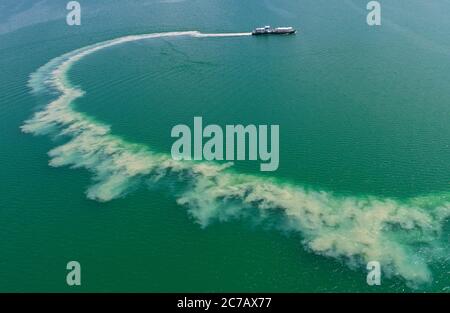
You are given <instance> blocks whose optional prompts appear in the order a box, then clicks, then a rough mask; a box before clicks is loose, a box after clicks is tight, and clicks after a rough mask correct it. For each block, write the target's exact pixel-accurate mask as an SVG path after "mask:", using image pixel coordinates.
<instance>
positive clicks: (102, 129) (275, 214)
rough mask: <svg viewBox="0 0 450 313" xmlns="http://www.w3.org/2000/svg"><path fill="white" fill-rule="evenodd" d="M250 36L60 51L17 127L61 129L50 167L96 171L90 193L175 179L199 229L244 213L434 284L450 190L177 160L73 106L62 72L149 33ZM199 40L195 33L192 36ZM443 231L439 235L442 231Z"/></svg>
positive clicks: (331, 253)
mask: <svg viewBox="0 0 450 313" xmlns="http://www.w3.org/2000/svg"><path fill="white" fill-rule="evenodd" d="M249 35H251V33H230V34H202V33H200V32H196V31H188V32H169V33H154V34H143V35H133V36H126V37H121V38H117V39H113V40H109V41H105V42H100V43H96V44H93V45H90V46H87V47H84V48H81V49H78V50H75V51H72V52H69V53H66V54H64V55H62V56H60V57H57V58H55V59H53V60H51V61H50V62H48V63H47V64H45V65H44V66H42V67H41V68H39V69H38V70H37V71H36V72H35V73H33V74H31V76H30V80H29V86H30V87H31V89H32V91H33V92H34V93H40V92H45V93H48V92H52V93H54V92H57V97H56V99H55V100H53V101H51V102H50V103H48V104H47V105H46V106H45V107H44V108H43V109H42V110H40V111H38V112H37V113H35V114H34V116H32V117H31V118H30V119H29V120H27V121H25V123H24V124H23V125H22V126H21V129H22V131H23V132H25V133H31V134H35V135H43V134H49V135H56V136H64V137H65V138H67V139H68V141H67V142H66V143H64V144H62V145H59V146H57V147H56V148H54V149H52V150H51V151H50V152H49V156H50V162H49V164H50V165H51V166H54V167H59V166H70V167H72V168H85V169H87V170H89V171H90V172H91V173H92V174H93V178H92V180H93V182H92V185H91V186H89V187H88V189H87V191H86V194H87V197H88V198H89V199H93V200H97V201H110V200H112V199H116V198H119V197H123V196H124V195H126V194H127V193H128V192H130V191H131V190H134V187H136V186H138V185H139V184H142V185H146V184H151V185H155V184H157V185H163V186H164V184H166V183H167V182H169V181H173V180H174V179H175V180H177V181H179V182H180V185H182V186H183V187H182V188H181V190H180V191H179V192H178V193H176V194H175V196H176V198H177V202H178V204H179V205H181V206H184V207H186V208H187V210H188V212H189V214H190V215H191V216H192V218H193V219H195V221H196V222H198V223H199V224H200V225H201V226H202V227H206V226H207V225H209V224H210V223H212V222H214V221H229V220H233V219H238V218H250V219H255V220H258V221H262V222H266V221H267V222H269V223H270V224H271V225H274V227H275V228H277V229H280V230H283V231H291V232H298V233H300V235H301V238H302V244H303V245H304V246H305V247H306V249H308V250H310V251H312V252H314V253H316V254H320V255H323V256H327V257H333V258H336V259H339V260H344V261H345V262H346V263H347V264H348V265H350V266H357V267H361V268H363V267H364V268H365V264H366V263H367V262H369V261H379V262H380V263H381V266H382V270H383V272H384V273H385V274H386V275H390V276H397V277H400V278H403V279H404V280H405V281H406V282H407V283H408V284H409V285H410V286H413V287H417V286H422V285H423V284H425V285H426V284H429V283H430V282H431V281H432V272H431V270H430V264H432V263H434V262H440V260H442V258H445V257H446V253H448V247H447V246H446V244H445V240H443V227H444V225H445V222H446V221H447V219H448V218H449V216H450V196H449V195H448V194H430V195H427V196H424V197H419V198H412V199H408V200H403V201H400V200H394V199H387V198H379V197H373V196H364V197H363V196H354V197H351V196H347V197H343V196H337V195H334V194H333V193H330V192H326V191H322V190H310V189H305V188H304V187H302V186H299V185H292V184H287V183H283V182H279V181H277V180H276V179H275V178H274V179H267V178H261V177H258V176H254V175H246V174H240V173H237V172H235V171H233V170H232V169H230V168H228V166H227V165H218V164H215V163H199V162H189V161H181V162H180V161H174V160H172V158H171V157H170V155H168V154H163V153H157V152H154V151H152V150H151V149H150V148H149V147H147V146H144V145H140V144H135V143H129V142H126V141H125V140H123V139H121V138H120V137H118V136H115V135H113V134H112V133H111V131H110V128H109V126H108V125H105V124H102V123H99V122H97V121H94V120H93V119H92V118H90V117H89V116H87V115H85V114H83V113H81V112H77V111H76V110H75V109H74V108H73V105H72V104H73V102H74V100H75V99H77V98H80V97H82V96H83V94H84V92H83V90H81V89H80V88H77V87H75V86H73V85H71V83H70V81H69V79H68V77H67V72H68V70H69V69H70V68H71V67H72V66H73V65H74V64H75V63H77V62H78V61H79V60H81V59H82V58H84V57H85V56H87V55H90V54H93V53H95V52H97V51H99V50H102V49H106V48H108V47H112V46H115V45H119V44H124V43H127V42H133V41H138V40H148V39H152V38H161V37H174V36H190V37H193V38H206V37H236V36H249ZM196 40H197V39H196ZM444 237H445V236H444Z"/></svg>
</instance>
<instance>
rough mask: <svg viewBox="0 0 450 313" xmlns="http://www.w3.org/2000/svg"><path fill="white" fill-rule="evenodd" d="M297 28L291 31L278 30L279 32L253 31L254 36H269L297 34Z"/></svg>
mask: <svg viewBox="0 0 450 313" xmlns="http://www.w3.org/2000/svg"><path fill="white" fill-rule="evenodd" d="M296 32H297V31H296V30H290V31H278V32H273V31H272V32H252V35H253V36H267V35H292V34H295V33H296Z"/></svg>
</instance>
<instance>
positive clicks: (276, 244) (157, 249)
mask: <svg viewBox="0 0 450 313" xmlns="http://www.w3.org/2000/svg"><path fill="white" fill-rule="evenodd" d="M53 5H54V6H55V8H57V7H58V5H57V4H56V3H55V4H53ZM143 5H144V3H142V2H141V3H139V2H137V1H136V2H135V3H134V2H133V3H131V4H129V5H128V7H127V10H126V13H124V10H123V7H121V5H120V3H118V2H117V3H116V2H113V3H112V4H111V5H110V6H106V5H104V4H102V3H101V2H99V3H98V4H97V5H95V6H93V7H92V11H91V12H92V13H91V15H90V13H89V8H88V9H86V15H87V18H86V19H85V20H83V25H82V26H80V27H79V28H75V29H74V28H68V27H67V26H65V24H64V21H63V20H56V21H49V22H45V23H42V24H38V25H37V26H34V27H31V28H23V29H18V30H16V31H13V32H10V33H5V34H3V35H2V36H1V38H2V39H3V40H2V42H3V44H2V48H1V50H0V53H1V56H2V57H1V63H2V68H4V69H5V70H4V71H3V74H2V77H3V80H4V81H5V82H6V83H5V84H3V85H2V86H1V87H0V88H1V89H0V94H1V95H2V99H5V101H3V100H2V106H1V119H2V130H3V132H2V135H1V136H2V137H1V142H2V146H4V147H8V148H7V149H5V150H4V151H3V153H2V156H1V157H2V164H3V167H4V169H3V171H2V172H3V175H2V179H1V187H2V189H1V190H2V200H1V201H2V204H1V208H2V227H1V232H2V236H3V238H4V243H3V244H2V246H3V247H2V251H4V258H2V260H1V268H2V270H1V271H0V275H1V281H2V283H1V285H0V287H1V289H2V290H6V291H11V290H17V291H24V290H26V291H37V290H40V291H70V290H73V289H70V288H69V287H67V286H66V285H65V264H66V263H67V262H68V261H69V260H72V259H75V260H79V261H80V263H81V264H82V268H83V285H82V286H81V287H80V288H79V289H78V290H89V291H417V290H419V291H423V290H425V291H448V287H449V285H448V281H449V280H448V271H449V265H448V243H449V237H448V234H449V228H448V227H449V226H448V212H449V204H448V203H449V200H448V186H449V185H448V183H449V181H450V174H449V173H450V171H449V170H450V162H448V157H447V156H448V153H449V151H450V147H449V139H448V138H449V135H450V126H449V123H448V116H449V113H450V112H449V111H450V109H449V106H448V101H449V98H450V97H449V94H448V91H447V88H446V87H447V86H446V85H447V84H446V82H448V81H449V75H450V74H448V73H450V72H449V67H450V66H449V63H448V56H449V53H448V51H449V50H448V48H449V47H448V44H446V42H445V36H447V35H448V32H450V25H449V22H447V21H446V20H445V18H444V17H445V16H444V13H442V12H445V9H446V7H447V9H448V4H446V3H445V2H444V1H436V2H435V3H433V4H424V3H422V2H419V1H413V2H411V1H408V2H406V1H398V2H397V4H395V5H394V4H389V5H383V18H384V19H383V26H382V27H380V28H377V29H373V28H369V27H368V26H367V25H366V24H365V10H364V7H365V3H364V1H346V2H342V1H331V2H330V1H300V2H298V3H297V2H293V1H279V2H276V3H273V2H270V4H269V2H267V3H259V2H252V1H249V2H246V3H245V4H242V3H238V2H226V3H223V2H220V1H217V2H211V1H209V2H206V1H195V2H194V1H185V2H179V3H170V4H169V3H150V4H149V5H146V6H144V7H145V8H149V9H148V10H143V9H142V8H143ZM268 22H270V23H271V24H280V25H281V24H286V25H287V24H289V25H293V26H295V27H296V28H298V29H299V30H300V31H299V34H298V35H297V36H292V37H283V38H252V37H248V36H238V37H226V38H222V37H208V38H196V37H191V36H187V35H186V34H185V35H183V36H176V37H161V38H153V39H145V40H139V41H133V42H128V43H123V44H116V45H114V46H112V47H108V48H104V49H101V50H98V51H96V52H95V53H90V54H88V55H86V56H85V57H83V58H82V59H80V60H77V61H76V62H73V64H72V65H71V66H70V68H67V74H66V75H65V76H64V75H59V76H58V75H53V74H52V69H54V68H58V67H59V66H60V65H63V64H64V63H63V62H64V61H65V60H66V59H67V58H70V57H76V56H77V55H79V53H83V51H88V49H89V48H87V50H80V51H78V52H74V53H72V54H69V55H67V56H66V57H64V58H62V59H57V60H55V61H54V64H51V65H52V66H50V67H49V68H48V69H47V68H43V69H41V70H39V71H37V72H36V70H37V68H39V67H40V66H42V65H44V64H46V63H47V62H48V61H50V60H52V59H54V58H55V57H58V56H60V55H62V54H64V53H67V52H70V51H73V50H75V49H78V48H82V47H86V46H88V45H91V44H97V47H101V46H102V44H98V43H101V42H104V41H105V40H110V39H113V38H120V37H122V36H126V35H130V34H146V33H155V32H167V31H181V30H183V31H189V30H198V31H202V32H203V33H236V32H245V31H248V30H250V29H251V28H252V27H254V26H255V25H261V24H266V23H268ZM33 72H35V73H36V74H35V75H34V76H33V77H34V79H33V80H32V84H31V85H30V86H31V87H32V88H29V87H27V82H28V76H29V74H31V73H33ZM46 79H50V80H53V81H54V82H55V81H61V82H63V83H64V86H66V87H65V88H69V89H67V90H75V89H73V88H77V89H76V90H80V91H81V90H83V91H84V92H85V94H84V96H83V97H78V98H76V99H75V98H73V99H69V100H70V101H66V100H67V99H65V98H59V99H60V100H59V102H58V105H60V108H61V110H62V111H57V112H56V113H55V110H51V109H50V110H49V108H48V107H46V105H48V104H49V102H50V101H54V100H57V99H58V94H60V93H61V91H59V92H58V91H57V90H55V86H51V85H50V86H49V85H45V84H43V82H44V81H45V80H46ZM40 87H42V88H43V89H42V90H40V91H39V92H36V89H39V88H40ZM33 88H34V90H35V92H34V93H33V92H32V91H33ZM71 88H72V89H71ZM57 101H58V100H57ZM33 110H34V111H38V112H39V111H43V112H47V113H53V115H51V116H50V117H48V115H43V116H42V115H41V116H39V115H38V116H37V118H35V119H34V120H33V119H32V120H29V122H27V123H26V124H25V125H27V126H25V129H23V130H25V131H26V132H32V133H42V132H47V130H49V126H52V125H53V127H51V131H50V132H49V134H50V137H42V136H39V137H32V136H29V135H26V134H23V133H21V132H20V129H19V127H20V126H22V125H24V121H25V120H27V119H29V118H30V117H31V116H32V112H33ZM78 112H80V113H81V114H80V113H78ZM38 114H39V113H38ZM194 116H203V118H204V120H205V121H206V122H207V123H216V124H220V125H225V124H237V123H243V124H250V123H251V124H279V125H280V129H281V135H280V136H281V137H280V144H281V147H280V168H279V170H278V171H277V172H275V173H265V174H261V173H260V172H259V171H258V168H259V164H258V163H255V162H253V163H252V162H238V163H237V164H235V165H234V166H233V168H232V169H225V170H223V169H220V168H217V167H216V166H208V167H205V165H204V164H202V163H200V164H190V163H182V164H179V165H174V164H173V163H172V162H170V158H168V156H167V153H168V152H169V151H170V146H171V144H172V140H171V139H170V130H171V128H172V127H173V126H174V125H176V124H179V123H189V124H190V123H192V119H193V117H194ZM55 123H57V125H56V127H55ZM94 126H95V127H96V128H95V129H93V128H92V127H94ZM107 126H108V127H109V129H108V127H107ZM98 127H100V130H101V132H98ZM105 127H106V128H105ZM63 131H65V132H66V136H59V135H60V134H61V133H62V132H63ZM55 135H57V136H56V137H55ZM67 135H68V136H67ZM49 138H50V139H52V140H49ZM132 143H133V144H137V146H136V145H131V144H132ZM55 147H59V148H56V150H52V149H53V148H55ZM48 151H52V152H50V159H51V162H52V163H51V165H53V166H55V165H56V166H60V165H64V167H61V168H57V169H55V168H52V167H48V166H47V163H48V160H49V156H47V155H46V153H47V152H48ZM66 165H68V166H75V167H80V168H87V169H89V171H86V170H84V169H77V170H72V169H69V167H68V166H66ZM180 166H181V167H182V168H178V167H180ZM93 177H94V182H92V180H91V179H92V178H93ZM155 177H158V178H159V180H157V181H155ZM242 192H244V194H242ZM186 212H187V213H186ZM374 258H375V259H377V260H378V259H379V261H380V262H381V264H382V268H383V270H384V276H383V284H382V286H380V287H369V286H367V284H366V277H365V275H366V271H365V269H364V267H365V262H366V261H368V260H373V259H374Z"/></svg>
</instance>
